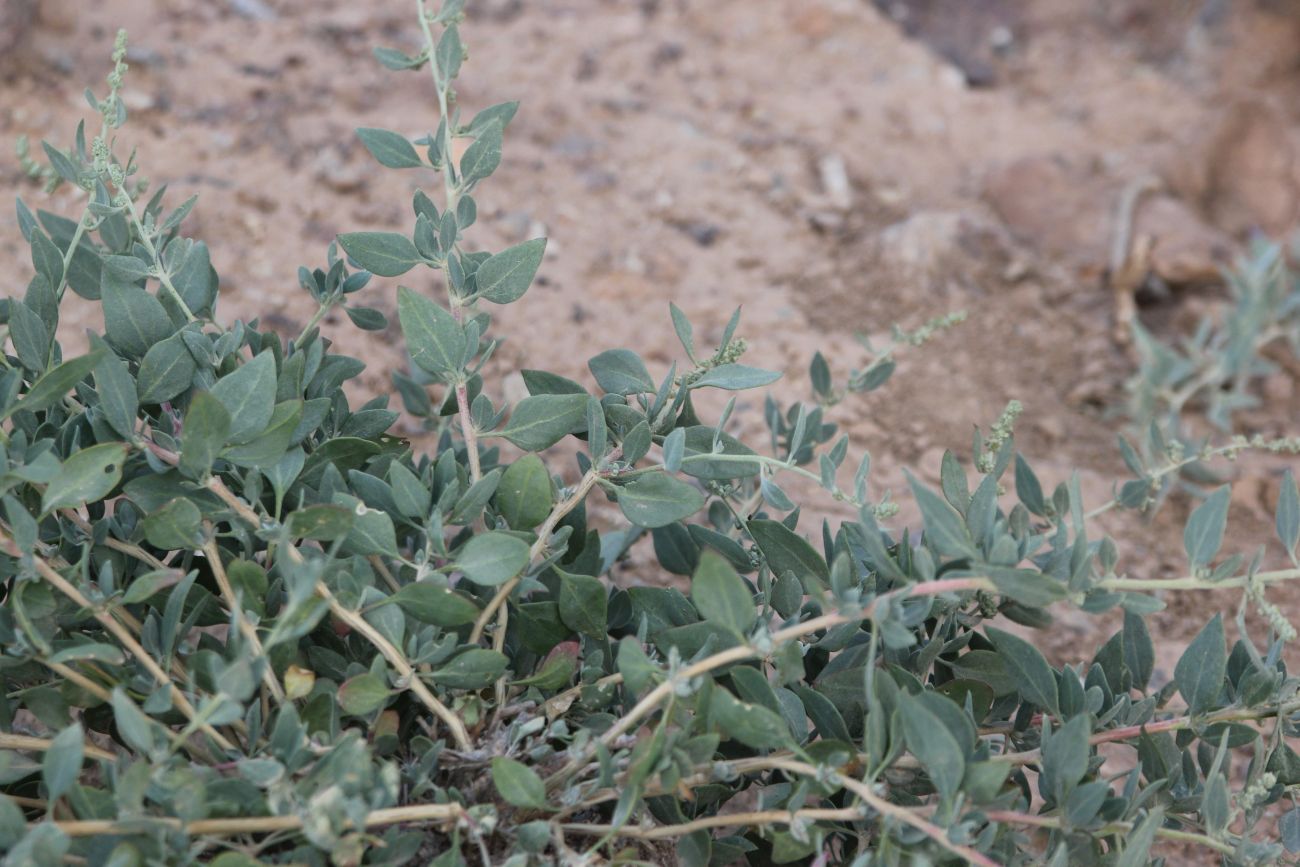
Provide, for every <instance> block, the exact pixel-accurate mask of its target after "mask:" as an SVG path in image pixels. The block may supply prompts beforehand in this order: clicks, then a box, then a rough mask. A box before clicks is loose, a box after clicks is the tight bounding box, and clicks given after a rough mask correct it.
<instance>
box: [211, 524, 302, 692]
mask: <svg viewBox="0 0 1300 867" xmlns="http://www.w3.org/2000/svg"><path fill="white" fill-rule="evenodd" d="M203 553H204V555H205V556H206V557H207V558H208V564H209V565H210V566H211V567H212V577H213V578H215V579H216V581H217V587H218V588H219V589H220V590H221V595H222V597H223V598H224V599H225V600H226V604H227V605H229V606H230V612H231V614H233V615H234V618H235V623H236V624H237V625H238V627H239V631H240V632H241V633H243V635H244V638H245V639H247V641H248V645H249V647H251V648H252V650H253V653H255V654H256V655H257V656H259V657H261V658H262V659H265V660H266V670H265V671H263V672H262V682H263V683H265V684H266V688H267V689H268V690H270V692H271V695H272V696H273V697H274V698H275V700H276V701H277V702H279V703H280V704H284V702H285V695H284V689H283V688H282V687H281V686H280V681H279V680H278V679H277V678H276V676H275V670H274V669H273V668H272V667H271V660H270V658H269V657H267V655H266V648H264V647H262V641H261V639H260V638H258V637H257V628H256V627H254V626H253V624H252V623H249V622H248V618H247V617H245V616H244V606H243V605H241V604H240V603H239V599H238V598H237V597H236V596H235V588H234V587H232V586H231V584H230V578H229V577H228V576H227V575H226V567H225V566H224V565H223V564H222V562H221V551H220V549H218V548H217V543H216V542H215V541H213V540H212V539H208V540H207V541H206V542H204V543H203Z"/></svg>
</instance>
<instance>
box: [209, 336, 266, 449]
mask: <svg viewBox="0 0 1300 867" xmlns="http://www.w3.org/2000/svg"><path fill="white" fill-rule="evenodd" d="M275 384H276V378H275V355H274V354H272V352H271V351H270V350H264V351H263V352H260V353H258V355H257V356H255V357H254V358H253V359H252V360H251V361H249V362H247V363H246V364H243V365H241V366H239V367H238V368H236V369H235V370H234V371H232V372H231V373H228V374H226V375H225V376H223V377H221V379H218V380H217V382H216V384H215V385H214V386H212V396H213V397H215V398H216V399H217V400H219V401H220V402H221V405H222V406H224V407H225V408H226V411H227V412H228V413H230V441H231V442H233V443H236V444H240V443H246V442H248V441H249V440H251V439H252V438H253V437H255V436H257V435H258V434H260V433H261V432H262V431H263V430H265V429H266V426H267V424H268V423H269V422H270V421H271V414H272V413H273V412H274V411H275Z"/></svg>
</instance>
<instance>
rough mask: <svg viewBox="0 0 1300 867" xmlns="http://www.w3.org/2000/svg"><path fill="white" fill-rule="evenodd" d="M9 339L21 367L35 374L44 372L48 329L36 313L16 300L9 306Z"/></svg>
mask: <svg viewBox="0 0 1300 867" xmlns="http://www.w3.org/2000/svg"><path fill="white" fill-rule="evenodd" d="M9 337H10V339H12V340H13V343H14V352H16V353H18V360H19V361H21V362H22V364H23V367H26V368H27V369H28V370H31V371H34V372H36V373H40V372H41V371H43V370H45V365H46V364H47V363H48V361H49V357H50V340H51V335H50V332H49V329H48V328H46V326H45V323H44V322H42V321H41V317H40V316H38V315H37V314H36V311H34V310H32V308H30V307H28V306H27V305H26V304H24V303H22V302H21V301H19V300H17V299H13V300H12V301H10V304H9Z"/></svg>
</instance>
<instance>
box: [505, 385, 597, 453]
mask: <svg viewBox="0 0 1300 867" xmlns="http://www.w3.org/2000/svg"><path fill="white" fill-rule="evenodd" d="M586 424H587V395H586V394H585V393H583V394H539V395H533V396H531V397H526V398H524V399H523V400H521V401H519V403H517V404H515V408H514V412H512V413H511V414H510V421H508V422H507V423H506V426H505V427H503V428H502V429H501V430H500V431H497V433H496V435H497V436H501V437H505V438H506V439H507V440H509V441H510V442H511V443H513V444H514V445H516V446H518V447H519V448H521V449H523V450H524V451H527V452H540V451H542V450H543V449H548V448H550V447H551V446H553V445H555V444H556V443H558V442H559V441H560V440H562V439H564V437H566V436H568V435H569V434H570V433H573V432H575V431H577V430H579V429H580V428H585V427H586Z"/></svg>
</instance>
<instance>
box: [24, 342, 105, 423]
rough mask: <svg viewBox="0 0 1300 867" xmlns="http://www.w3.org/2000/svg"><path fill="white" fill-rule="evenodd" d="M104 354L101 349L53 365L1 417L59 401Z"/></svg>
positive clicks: (47, 406) (40, 408) (93, 367)
mask: <svg viewBox="0 0 1300 867" xmlns="http://www.w3.org/2000/svg"><path fill="white" fill-rule="evenodd" d="M103 354H104V352H103V350H102V349H101V350H97V351H94V352H91V353H89V354H88V355H81V356H78V357H77V358H70V359H68V360H67V361H65V362H63V363H62V364H60V365H57V366H55V367H51V368H50V369H49V370H47V371H46V372H45V374H44V375H43V376H42V377H41V378H40V379H38V380H36V382H34V383H32V387H31V388H29V389H28V390H27V393H26V394H24V395H23V396H22V397H21V398H20V399H19V400H18V401H17V402H16V403H14V404H13V405H11V406H10V407H9V409H7V410H5V413H4V415H3V416H0V419H3V418H8V417H9V416H11V415H13V414H14V413H15V412H18V411H19V410H26V411H27V412H40V411H41V410H43V409H48V408H49V407H50V406H53V405H54V404H56V403H58V402H59V401H60V400H62V399H63V396H64V395H65V394H67V393H68V390H69V389H71V388H72V387H73V386H74V385H76V384H77V383H79V382H81V381H82V380H83V379H85V378H86V377H87V376H89V375H90V372H91V371H92V370H94V369H95V367H96V365H98V364H99V361H100V359H101V358H103Z"/></svg>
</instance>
